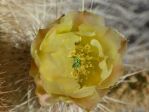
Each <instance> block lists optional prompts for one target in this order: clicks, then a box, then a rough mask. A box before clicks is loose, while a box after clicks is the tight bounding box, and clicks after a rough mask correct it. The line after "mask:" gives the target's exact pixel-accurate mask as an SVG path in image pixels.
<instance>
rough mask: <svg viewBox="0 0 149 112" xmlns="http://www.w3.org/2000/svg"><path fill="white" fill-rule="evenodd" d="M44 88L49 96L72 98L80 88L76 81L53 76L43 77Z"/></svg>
mask: <svg viewBox="0 0 149 112" xmlns="http://www.w3.org/2000/svg"><path fill="white" fill-rule="evenodd" d="M41 79H42V82H43V87H44V89H45V90H46V91H47V92H48V93H49V94H51V93H52V94H57V95H66V96H70V95H71V94H72V93H73V92H74V91H75V90H78V89H79V88H80V85H79V84H78V83H77V81H76V80H74V79H73V78H69V77H61V76H58V77H56V76H52V77H50V78H47V77H45V76H43V75H42V76H41Z"/></svg>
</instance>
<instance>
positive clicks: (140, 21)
mask: <svg viewBox="0 0 149 112" xmlns="http://www.w3.org/2000/svg"><path fill="white" fill-rule="evenodd" d="M78 10H80V11H81V10H86V11H90V12H93V13H95V14H98V15H101V16H103V17H105V20H106V24H107V25H108V26H111V27H114V28H116V29H118V31H120V32H121V33H123V34H124V35H125V36H126V38H128V50H127V53H126V56H125V60H124V65H125V74H124V76H122V77H121V79H120V80H119V82H118V83H117V85H116V86H115V87H113V88H111V91H110V92H109V93H108V95H107V96H105V97H104V98H103V102H101V104H99V105H97V108H96V110H95V111H97V112H99V111H101V112H149V0H0V112H8V111H10V112H50V110H49V109H46V108H42V107H40V106H39V104H38V101H37V97H36V96H35V94H34V90H35V85H34V82H33V79H32V78H31V77H30V76H29V68H30V59H31V57H30V44H31V41H32V40H33V39H34V38H35V36H36V34H37V32H38V30H39V29H40V28H45V27H46V25H47V24H48V23H50V22H52V21H53V20H55V19H57V18H58V17H60V16H61V15H62V14H65V13H67V12H70V11H78ZM58 105H59V104H57V105H55V106H53V108H56V109H57V110H53V112H61V111H62V112H82V110H80V109H78V110H75V109H74V111H73V108H76V107H75V106H73V105H72V106H70V107H71V108H72V109H68V110H67V108H68V106H67V105H65V104H63V105H62V104H61V105H60V106H59V107H58ZM56 106H57V107H56ZM102 106H103V107H102ZM58 108H61V110H58ZM62 108H66V110H62Z"/></svg>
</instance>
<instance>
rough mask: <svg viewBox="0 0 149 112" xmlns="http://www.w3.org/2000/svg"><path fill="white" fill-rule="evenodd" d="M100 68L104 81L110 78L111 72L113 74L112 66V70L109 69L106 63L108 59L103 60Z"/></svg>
mask: <svg viewBox="0 0 149 112" xmlns="http://www.w3.org/2000/svg"><path fill="white" fill-rule="evenodd" d="M99 68H100V69H101V74H100V76H101V79H102V80H105V79H106V78H107V77H109V76H110V74H111V72H112V68H113V67H112V66H110V68H108V65H107V63H106V58H104V60H102V61H101V62H100V63H99Z"/></svg>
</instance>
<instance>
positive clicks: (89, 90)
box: [70, 86, 96, 98]
mask: <svg viewBox="0 0 149 112" xmlns="http://www.w3.org/2000/svg"><path fill="white" fill-rule="evenodd" d="M95 91H96V90H95V86H90V87H83V88H81V89H78V90H76V91H74V92H73V93H72V94H71V95H70V96H71V97H72V98H83V97H87V96H91V95H93V93H94V92H95Z"/></svg>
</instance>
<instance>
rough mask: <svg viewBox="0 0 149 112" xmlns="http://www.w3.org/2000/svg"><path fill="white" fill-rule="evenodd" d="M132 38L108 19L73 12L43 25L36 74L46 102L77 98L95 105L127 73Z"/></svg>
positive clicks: (39, 92)
mask: <svg viewBox="0 0 149 112" xmlns="http://www.w3.org/2000/svg"><path fill="white" fill-rule="evenodd" d="M126 44H127V41H126V39H125V38H124V37H123V35H121V34H120V33H119V32H117V31H116V30H114V29H112V28H109V27H107V26H106V25H105V23H104V19H103V18H102V17H100V16H97V15H95V14H92V13H88V12H72V13H69V14H67V15H65V16H62V17H61V18H60V19H58V20H57V21H55V22H54V23H53V24H51V25H49V27H48V28H46V29H40V30H39V33H38V35H37V37H36V38H35V40H34V41H33V43H32V46H31V55H32V57H33V62H32V66H31V75H32V76H33V77H34V80H35V83H36V86H37V88H36V93H37V95H38V96H39V99H40V103H41V104H42V105H45V104H48V103H53V102H55V101H58V100H63V101H66V102H67V101H69V102H70V101H71V102H74V103H76V104H78V105H79V106H81V107H82V108H85V109H86V110H90V109H91V108H92V107H93V106H95V105H96V104H97V103H98V102H99V101H100V100H101V98H102V97H103V95H105V93H106V92H107V90H108V89H109V87H110V86H113V85H114V83H115V82H116V81H117V80H118V78H119V77H120V75H121V74H122V72H123V70H122V58H123V53H124V50H125V48H126Z"/></svg>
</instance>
